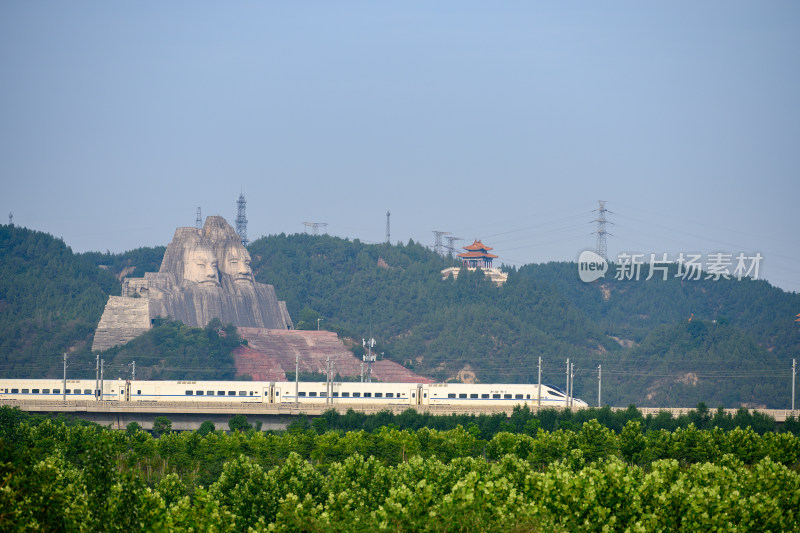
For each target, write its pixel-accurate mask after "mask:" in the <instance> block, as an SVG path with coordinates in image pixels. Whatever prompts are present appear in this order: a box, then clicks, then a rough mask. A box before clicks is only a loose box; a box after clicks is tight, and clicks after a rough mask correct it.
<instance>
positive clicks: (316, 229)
mask: <svg viewBox="0 0 800 533" xmlns="http://www.w3.org/2000/svg"><path fill="white" fill-rule="evenodd" d="M303 225H304V226H305V227H306V228H311V232H312V234H314V235H319V228H322V229H323V231H324V230H325V228H327V227H328V223H327V222H303Z"/></svg>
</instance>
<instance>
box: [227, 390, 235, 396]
mask: <svg viewBox="0 0 800 533" xmlns="http://www.w3.org/2000/svg"><path fill="white" fill-rule="evenodd" d="M228 396H236V391H235V390H229V391H228Z"/></svg>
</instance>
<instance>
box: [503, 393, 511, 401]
mask: <svg viewBox="0 0 800 533" xmlns="http://www.w3.org/2000/svg"><path fill="white" fill-rule="evenodd" d="M503 398H505V399H506V400H508V399H509V398H511V395H510V394H504V395H503Z"/></svg>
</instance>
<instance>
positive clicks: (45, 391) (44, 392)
mask: <svg viewBox="0 0 800 533" xmlns="http://www.w3.org/2000/svg"><path fill="white" fill-rule="evenodd" d="M42 394H50V389H42Z"/></svg>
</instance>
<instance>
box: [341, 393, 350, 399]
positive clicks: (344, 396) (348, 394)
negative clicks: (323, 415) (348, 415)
mask: <svg viewBox="0 0 800 533" xmlns="http://www.w3.org/2000/svg"><path fill="white" fill-rule="evenodd" d="M349 397H350V393H349V392H343V393H342V398H349Z"/></svg>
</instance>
